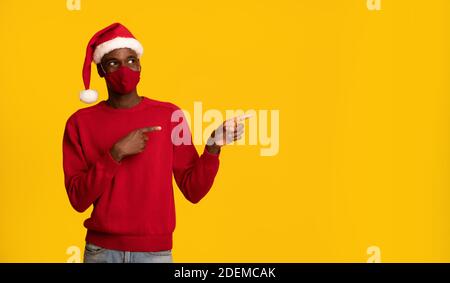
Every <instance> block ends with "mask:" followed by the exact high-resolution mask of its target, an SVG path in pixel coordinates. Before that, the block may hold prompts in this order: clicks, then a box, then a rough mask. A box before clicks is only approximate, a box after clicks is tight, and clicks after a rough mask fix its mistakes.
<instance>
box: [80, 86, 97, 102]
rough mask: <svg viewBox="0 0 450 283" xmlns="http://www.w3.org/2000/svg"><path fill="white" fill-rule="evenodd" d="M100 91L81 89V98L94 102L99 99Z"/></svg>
mask: <svg viewBox="0 0 450 283" xmlns="http://www.w3.org/2000/svg"><path fill="white" fill-rule="evenodd" d="M97 98H98V93H97V92H96V91H95V90H93V89H86V90H82V91H80V100H81V101H83V102H84V103H93V102H95V101H97Z"/></svg>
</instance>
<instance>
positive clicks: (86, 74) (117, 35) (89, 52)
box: [80, 23, 144, 103]
mask: <svg viewBox="0 0 450 283" xmlns="http://www.w3.org/2000/svg"><path fill="white" fill-rule="evenodd" d="M118 48H130V49H132V50H134V51H135V52H136V54H137V56H138V58H140V57H141V56H142V53H144V48H143V47H142V45H141V43H139V41H137V40H136V38H134V36H133V34H131V32H130V31H129V30H128V29H127V28H126V27H124V26H123V25H121V24H120V23H114V24H112V25H110V26H108V27H106V28H104V29H102V30H100V31H98V32H97V33H96V34H95V35H94V36H93V37H92V38H91V40H90V41H89V43H88V46H87V48H86V57H85V59H84V65H83V82H84V88H85V90H82V91H81V92H80V100H81V101H83V102H85V103H93V102H95V101H97V98H98V93H97V92H96V91H95V90H93V89H89V86H90V83H91V63H92V61H94V63H95V64H98V63H100V62H101V60H102V57H103V56H104V55H105V54H107V53H109V52H111V51H112V50H114V49H118Z"/></svg>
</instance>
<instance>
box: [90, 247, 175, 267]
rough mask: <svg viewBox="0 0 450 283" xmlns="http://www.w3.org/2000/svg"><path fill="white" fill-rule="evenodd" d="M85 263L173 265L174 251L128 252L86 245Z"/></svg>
mask: <svg viewBox="0 0 450 283" xmlns="http://www.w3.org/2000/svg"><path fill="white" fill-rule="evenodd" d="M83 262H84V263H120V262H123V263H172V262H173V259H172V250H166V251H158V252H126V251H117V250H109V249H106V248H102V247H99V246H97V245H94V244H91V243H86V246H85V248H84V261H83Z"/></svg>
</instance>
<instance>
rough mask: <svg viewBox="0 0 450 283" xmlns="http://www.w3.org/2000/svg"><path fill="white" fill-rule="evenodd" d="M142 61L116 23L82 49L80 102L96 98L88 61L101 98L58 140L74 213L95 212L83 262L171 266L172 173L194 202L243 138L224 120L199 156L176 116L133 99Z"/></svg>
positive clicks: (161, 105) (170, 108) (234, 123)
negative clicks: (223, 155)
mask: <svg viewBox="0 0 450 283" xmlns="http://www.w3.org/2000/svg"><path fill="white" fill-rule="evenodd" d="M142 53H143V47H142V45H141V44H140V42H139V41H137V40H136V39H135V38H134V36H133V35H132V34H131V32H130V31H129V30H128V29H126V28H125V27H124V26H123V25H121V24H119V23H114V24H112V25H110V26H108V27H106V28H104V29H102V30H101V31H99V32H97V33H96V34H95V35H94V36H93V37H92V39H91V40H90V41H89V44H88V46H87V50H86V58H85V62H84V66H83V80H84V85H85V88H86V90H84V91H82V92H81V93H80V99H81V100H82V101H83V102H86V103H93V102H95V101H96V100H97V93H96V92H95V91H94V90H91V89H89V84H90V73H91V63H92V61H94V63H96V64H97V71H98V74H99V75H100V76H101V77H104V78H105V81H106V85H107V89H108V99H107V100H103V101H101V102H99V103H97V104H95V105H93V106H90V107H86V108H83V109H79V110H78V111H76V112H75V113H73V114H72V115H71V116H70V117H69V119H68V120H67V122H66V126H65V131H64V138H63V168H64V178H65V187H66V190H67V194H68V197H69V200H70V203H71V205H72V206H73V208H74V209H75V210H77V211H78V212H83V211H85V210H86V209H88V208H89V207H90V206H91V205H93V206H94V209H93V211H92V214H91V217H90V218H89V219H87V220H86V221H85V222H84V226H85V227H86V228H87V234H86V238H85V239H86V246H85V252H84V262H172V234H173V231H174V229H175V207H174V196H173V188H172V174H173V177H174V179H175V181H176V184H177V185H178V187H179V189H180V190H181V192H182V193H183V195H184V197H185V198H186V199H188V200H189V201H191V202H192V203H197V202H199V201H200V200H201V199H202V198H203V197H204V196H205V195H206V194H207V193H208V191H209V190H210V188H211V186H212V184H213V182H214V178H215V176H216V174H217V171H218V168H219V155H220V151H221V147H222V146H223V145H226V144H228V143H230V142H233V141H235V140H238V139H240V138H241V136H242V134H243V132H244V125H243V123H240V122H242V121H243V120H244V119H246V118H248V116H241V117H237V118H234V119H230V120H227V121H225V122H224V123H223V124H222V125H221V126H220V127H219V128H218V129H217V130H216V131H214V132H213V133H212V134H211V136H210V138H209V139H208V142H207V145H206V146H205V149H204V151H203V153H202V155H201V156H199V155H198V152H197V150H196V149H195V147H194V145H193V144H192V137H191V133H190V130H189V127H188V126H187V121H186V120H185V117H184V116H183V115H182V114H181V113H182V112H181V110H180V108H179V107H177V106H176V105H174V104H172V103H168V102H161V101H157V100H153V99H150V98H147V97H145V96H139V95H138V93H137V89H136V87H137V84H138V83H139V80H140V71H141V64H140V57H141V56H142ZM174 114H176V115H174ZM174 117H175V119H174ZM176 117H178V118H181V119H178V118H176ZM179 129H182V131H177V130H179ZM186 137H187V138H186ZM186 141H188V142H186Z"/></svg>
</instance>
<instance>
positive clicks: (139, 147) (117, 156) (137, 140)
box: [110, 126, 161, 162]
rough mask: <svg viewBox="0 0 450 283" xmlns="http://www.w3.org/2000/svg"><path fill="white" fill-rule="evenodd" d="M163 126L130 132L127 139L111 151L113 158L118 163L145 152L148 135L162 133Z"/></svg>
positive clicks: (116, 144)
mask: <svg viewBox="0 0 450 283" xmlns="http://www.w3.org/2000/svg"><path fill="white" fill-rule="evenodd" d="M160 130H161V126H153V127H145V128H141V129H137V130H134V131H132V132H130V133H129V134H128V135H126V136H125V137H123V138H121V139H120V140H119V141H117V142H116V143H115V144H114V145H113V146H112V148H111V149H110V153H111V156H112V157H113V158H114V160H116V161H117V162H120V161H121V160H122V159H123V158H124V157H126V156H128V155H132V154H136V153H140V152H142V151H144V149H145V145H146V143H147V140H148V136H147V135H146V133H149V132H153V131H160Z"/></svg>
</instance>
